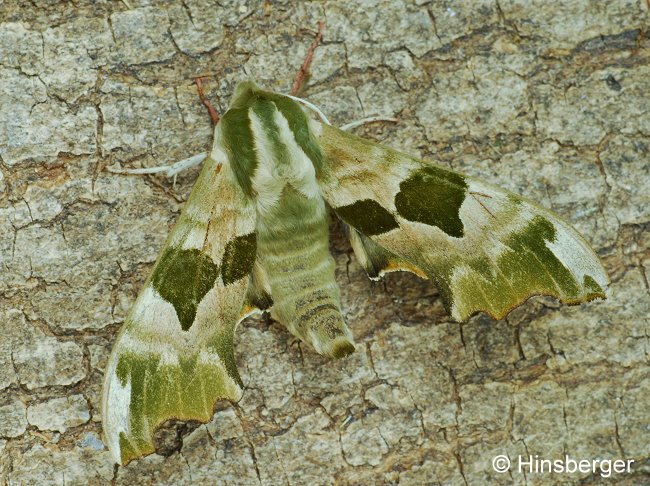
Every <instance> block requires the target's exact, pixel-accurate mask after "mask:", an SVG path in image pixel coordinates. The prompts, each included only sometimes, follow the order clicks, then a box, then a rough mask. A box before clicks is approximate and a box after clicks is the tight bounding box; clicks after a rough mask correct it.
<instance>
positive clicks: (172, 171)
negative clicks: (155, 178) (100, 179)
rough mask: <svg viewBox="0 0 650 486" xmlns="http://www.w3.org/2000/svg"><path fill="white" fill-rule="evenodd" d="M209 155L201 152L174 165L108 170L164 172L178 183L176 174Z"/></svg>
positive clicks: (113, 171) (136, 172) (117, 172)
mask: <svg viewBox="0 0 650 486" xmlns="http://www.w3.org/2000/svg"><path fill="white" fill-rule="evenodd" d="M207 157H208V153H207V152H201V153H200V154H196V155H192V156H191V157H188V158H187V159H183V160H179V161H178V162H176V163H174V164H172V165H160V166H157V167H143V168H141V169H111V168H110V167H107V168H106V170H107V171H108V172H112V173H113V174H161V173H164V174H165V175H166V176H167V177H173V178H174V185H176V176H177V175H178V174H179V173H180V172H182V171H184V170H185V169H189V168H190V167H194V166H195V165H199V164H200V163H201V162H203V161H204V160H205V159H206V158H207Z"/></svg>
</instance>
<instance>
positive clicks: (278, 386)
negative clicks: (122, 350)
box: [0, 0, 650, 485]
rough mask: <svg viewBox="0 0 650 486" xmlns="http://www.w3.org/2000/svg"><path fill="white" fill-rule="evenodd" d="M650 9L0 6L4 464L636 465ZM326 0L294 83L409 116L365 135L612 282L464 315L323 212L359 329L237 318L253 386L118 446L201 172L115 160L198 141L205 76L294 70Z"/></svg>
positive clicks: (648, 247) (94, 472)
mask: <svg viewBox="0 0 650 486" xmlns="http://www.w3.org/2000/svg"><path fill="white" fill-rule="evenodd" d="M648 18H649V15H648V5H647V3H646V1H645V0H636V1H634V0H613V1H609V2H596V1H593V2H586V1H585V2H575V1H572V0H565V1H561V2H542V1H539V2H521V1H515V0H498V1H495V0H482V1H480V2H452V1H445V0H440V1H438V0H435V1H429V2H427V1H416V2H410V1H406V0H404V1H393V0H368V1H365V2H352V1H351V2H334V1H328V2H321V1H318V2H316V1H313V2H290V1H278V2H276V1H273V2H262V1H261V0H260V1H257V0H225V1H222V2H219V4H217V3H216V2H208V1H205V2H202V1H199V0H185V1H178V2H162V1H156V0H152V1H145V0H143V1H139V0H130V1H129V2H126V1H124V2H119V1H110V2H109V1H105V2H91V1H88V0H79V1H77V2H74V4H73V2H69V3H67V2H66V3H64V2H56V1H45V0H43V1H35V2H26V1H25V2H4V3H0V263H1V265H0V267H1V270H0V272H1V274H0V313H1V316H0V329H1V333H0V483H8V484H63V483H64V482H65V484H109V483H111V482H113V483H115V484H170V485H181V484H214V483H220V484H221V483H234V484H256V483H258V482H261V483H263V484H283V483H290V484H330V483H338V484H349V483H356V484H373V483H374V484H378V483H379V484H381V483H390V484H396V483H399V484H425V483H442V484H459V485H463V484H472V485H473V484H485V483H486V482H492V483H496V484H513V483H514V484H524V483H530V484H556V483H558V482H566V483H579V482H581V481H582V482H585V483H589V484H593V483H600V482H601V481H604V479H602V477H601V474H600V473H599V472H598V471H596V472H588V473H575V474H555V475H549V474H534V473H533V474H531V473H530V472H528V473H525V474H524V473H522V472H518V471H516V470H514V471H512V472H511V473H510V474H507V473H506V474H497V473H495V472H494V471H493V470H492V466H491V460H492V457H493V456H495V455H498V454H506V455H508V456H509V457H510V458H511V459H512V460H513V461H515V460H516V457H517V456H518V455H529V454H531V455H538V456H539V457H540V458H547V459H559V458H563V457H564V454H569V455H570V456H571V457H573V458H576V459H594V458H600V459H633V460H634V461H635V463H634V465H633V467H632V471H631V473H629V474H617V475H615V476H616V480H617V481H619V482H620V483H623V484H630V485H631V484H640V483H644V482H649V481H650V467H649V463H648V461H649V459H650V430H649V429H648V423H650V406H649V404H650V373H649V372H650V367H649V366H648V364H649V353H650V346H649V335H650V331H649V325H648V315H650V298H649V294H648V278H647V273H646V272H647V270H646V269H647V268H648V265H649V264H650V233H649V229H650V198H649V196H648V194H649V192H650V156H649V155H648V154H649V152H650V100H649V95H648V94H649V93H650V62H649V60H650V38H649V37H648V34H647V30H646V29H647V26H648V24H649V22H648ZM320 19H323V20H325V21H326V24H327V27H326V32H325V37H324V45H323V46H321V47H320V48H319V49H318V50H317V52H316V56H315V60H314V66H313V76H312V78H311V81H310V83H309V84H308V86H307V88H306V91H305V93H304V96H305V97H307V98H309V99H310V100H311V101H313V102H315V103H316V104H318V105H320V107H321V108H322V109H323V110H324V111H325V112H326V113H327V114H328V115H330V117H331V119H332V120H333V121H334V122H335V123H344V122H347V121H350V120H353V119H357V118H360V117H362V116H364V115H371V114H382V115H391V116H392V115H398V116H399V118H400V120H399V122H398V123H396V124H375V125H372V126H367V127H365V128H362V129H359V131H360V133H362V134H363V135H365V136H367V137H370V138H373V139H376V140H378V141H381V142H382V143H385V144H388V145H391V146H394V147H397V148H401V149H403V150H406V151H408V152H411V153H413V154H420V155H422V156H424V157H427V158H430V159H432V160H438V161H440V162H441V163H442V164H445V165H448V166H449V167H452V168H454V169H457V170H461V171H464V172H466V173H469V174H472V175H477V176H481V177H484V178H487V179H489V180H490V181H493V182H495V183H497V184H500V185H502V186H504V187H507V188H509V189H511V190H513V191H515V192H518V193H521V194H525V195H526V196H529V197H530V198H532V199H535V200H537V201H539V202H541V203H542V204H543V205H545V206H547V207H551V208H553V209H554V210H555V211H557V212H558V213H560V214H561V215H563V216H564V217H565V218H566V219H567V220H569V221H571V222H572V223H573V224H575V226H576V228H577V229H578V230H580V231H581V232H582V233H583V234H584V235H585V236H586V238H587V239H588V240H590V241H591V242H592V243H593V245H594V247H595V248H596V250H597V251H598V253H599V254H600V255H601V256H602V258H603V261H604V264H605V266H606V267H607V269H608V271H609V273H610V275H611V277H612V282H613V283H612V286H611V289H610V291H609V298H608V299H607V300H606V301H598V302H592V303H590V304H587V305H582V306H578V307H568V306H563V305H558V303H557V302H555V301H554V300H552V299H546V298H533V299H531V300H530V301H528V302H527V303H526V304H525V305H523V306H522V307H520V308H518V309H517V310H515V311H514V312H512V313H511V314H510V315H509V316H508V318H507V319H505V320H503V321H500V322H496V321H493V320H491V319H489V318H487V317H485V316H477V317H475V318H473V319H472V320H471V321H470V322H468V323H466V324H464V325H462V326H459V325H458V324H454V323H450V322H449V321H448V318H447V316H446V315H445V313H444V310H443V309H442V305H441V302H440V299H439V296H438V295H437V293H436V290H435V288H434V287H433V285H431V284H429V283H427V282H423V281H421V280H419V279H418V278H417V277H415V276H413V275H406V274H403V275H396V274H392V275H390V276H389V277H388V278H387V279H386V282H385V284H383V283H379V284H373V283H371V282H369V281H368V279H367V278H366V277H365V275H364V274H363V272H362V270H361V269H360V268H359V266H358V265H357V263H356V260H355V258H354V256H351V255H350V250H349V247H348V245H347V243H346V242H345V240H344V238H343V236H342V235H341V234H340V231H339V229H338V228H337V227H336V226H334V227H333V232H334V233H333V234H334V237H333V243H332V244H333V252H334V254H335V256H336V258H337V260H338V263H339V277H340V283H341V285H342V288H343V295H344V308H345V312H346V313H347V316H348V319H349V322H350V325H351V327H352V329H353V331H354V333H355V336H356V339H357V341H358V343H359V346H358V350H357V352H356V353H355V354H354V355H353V356H351V357H350V358H348V359H345V360H342V361H337V362H332V361H329V360H327V359H324V358H321V357H320V356H318V355H316V354H315V353H314V352H312V351H311V350H309V349H307V348H305V347H304V346H302V345H300V344H299V343H298V342H297V341H296V340H295V339H294V338H292V337H291V336H290V335H289V333H288V332H287V331H286V330H285V329H283V328H282V327H281V326H279V325H277V324H275V323H273V324H270V325H269V324H268V323H266V322H265V321H264V320H248V321H246V322H244V323H243V325H242V326H241V327H240V330H239V335H238V340H239V343H238V348H237V349H238V359H239V362H240V369H241V371H242V374H243V375H244V381H245V382H246V383H248V389H247V391H246V394H245V396H244V398H243V400H242V401H241V403H239V404H238V405H237V406H232V405H228V404H224V407H223V410H221V411H220V412H218V413H217V414H216V415H215V418H214V420H213V421H212V422H211V423H210V424H208V425H207V426H200V427H198V428H195V429H193V430H192V428H191V427H185V428H183V427H177V428H172V429H170V431H168V432H167V433H166V434H162V443H163V445H164V450H165V451H166V452H167V453H168V454H169V455H168V457H164V456H161V455H153V456H150V457H148V458H146V459H144V460H141V461H137V462H134V463H132V464H131V465H129V466H128V467H125V468H114V467H113V465H112V464H111V462H110V459H109V454H108V452H107V451H106V449H104V447H103V445H102V443H101V440H100V430H101V417H100V407H99V401H100V392H101V379H102V370H103V368H104V365H105V363H106V358H107V353H108V351H109V349H110V346H111V343H112V341H113V339H114V337H115V333H116V331H117V330H118V329H119V326H120V324H121V323H122V321H123V319H124V317H125V313H126V312H127V311H128V308H129V305H130V304H131V302H132V301H133V299H134V298H135V296H136V293H137V291H138V289H139V287H140V286H141V284H142V282H143V281H144V279H145V277H146V275H147V273H148V272H149V271H150V269H151V266H152V264H153V262H154V260H155V258H156V254H157V252H158V250H159V248H160V247H161V245H162V242H163V241H164V238H165V237H166V235H167V232H168V231H169V229H170V227H171V225H172V224H173V223H174V220H175V219H176V217H177V216H178V213H179V211H180V209H181V207H182V201H183V198H184V197H186V196H187V195H188V193H189V191H190V188H191V186H192V183H193V181H194V180H195V178H196V175H197V173H198V169H194V170H190V171H187V172H186V173H184V174H182V175H181V176H180V178H179V180H178V183H177V185H176V186H174V185H173V184H172V181H170V180H166V179H165V178H163V177H125V176H115V175H112V174H109V173H107V172H103V171H102V169H103V168H104V167H105V166H107V165H113V164H122V165H124V166H128V167H139V166H152V165H156V164H157V165H163V164H168V163H171V162H174V161H176V160H179V159H182V158H185V157H187V156H189V155H192V154H194V153H198V152H201V151H204V150H206V149H208V147H209V146H210V143H211V126H210V120H209V118H208V116H207V113H206V111H205V109H204V107H203V106H202V105H201V104H200V102H199V101H198V98H197V94H196V89H195V86H194V85H193V82H192V80H193V78H194V77H195V76H197V75H198V74H202V75H206V76H208V78H207V79H206V84H207V88H208V93H209V95H210V96H211V98H212V100H214V101H215V103H216V100H220V102H221V105H222V106H224V107H225V105H226V104H227V102H228V100H229V97H230V95H231V93H232V90H233V87H234V84H235V83H236V82H237V81H238V80H241V79H243V78H246V77H250V78H253V79H255V80H257V81H258V82H259V83H260V84H261V85H263V86H266V87H267V88H271V89H276V90H279V91H284V92H286V91H288V89H289V87H290V85H291V82H292V78H293V73H294V72H295V70H296V69H297V68H298V66H299V65H300V63H301V61H302V58H303V56H304V54H305V52H306V50H307V47H308V46H309V44H310V42H311V40H312V36H313V29H314V28H315V26H316V24H317V21H318V20H320ZM176 432H178V435H175V434H176Z"/></svg>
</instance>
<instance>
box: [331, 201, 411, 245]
mask: <svg viewBox="0 0 650 486" xmlns="http://www.w3.org/2000/svg"><path fill="white" fill-rule="evenodd" d="M334 211H336V214H338V215H339V217H340V218H341V219H342V220H343V221H345V222H346V223H348V224H349V225H350V226H352V227H354V228H356V229H358V230H359V231H360V232H361V233H363V234H364V235H366V236H373V235H380V234H382V233H386V232H388V231H390V230H392V229H395V228H399V224H397V221H396V220H395V217H394V216H393V215H392V214H391V213H389V212H388V211H387V210H386V209H384V208H383V207H382V206H381V204H379V203H378V202H377V201H375V200H373V199H363V200H361V201H356V202H354V203H352V204H348V205H347V206H339V207H338V208H335V209H334Z"/></svg>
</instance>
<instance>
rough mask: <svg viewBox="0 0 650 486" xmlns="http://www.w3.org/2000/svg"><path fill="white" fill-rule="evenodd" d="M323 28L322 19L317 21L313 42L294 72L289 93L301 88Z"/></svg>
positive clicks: (298, 90)
mask: <svg viewBox="0 0 650 486" xmlns="http://www.w3.org/2000/svg"><path fill="white" fill-rule="evenodd" d="M324 28H325V23H324V22H323V21H322V20H319V21H318V32H316V37H314V40H313V42H312V43H311V46H309V49H308V50H307V55H306V56H305V60H304V61H302V65H301V66H300V69H299V70H298V73H297V74H296V78H295V79H294V81H293V85H292V86H291V93H290V94H291V95H292V96H295V95H297V94H298V93H299V92H300V89H301V88H302V85H303V84H304V83H305V79H306V77H307V74H308V73H309V66H311V61H312V60H313V58H314V51H315V50H316V48H317V47H318V44H320V41H321V39H322V38H323V29H324Z"/></svg>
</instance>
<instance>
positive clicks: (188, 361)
mask: <svg viewBox="0 0 650 486" xmlns="http://www.w3.org/2000/svg"><path fill="white" fill-rule="evenodd" d="M255 252H256V239H255V209H254V207H253V205H252V204H251V202H250V201H249V200H248V199H247V197H246V196H245V195H244V194H243V193H242V191H241V189H240V188H239V186H238V185H237V183H236V181H235V178H234V176H233V174H232V171H231V170H230V167H229V165H228V162H227V160H226V157H225V155H224V154H223V152H222V151H221V150H220V148H219V144H218V143H217V142H215V149H214V150H213V152H212V154H211V157H209V158H208V159H207V160H206V161H205V165H204V167H203V169H202V172H201V174H200V176H199V179H198V180H197V182H196V184H195V187H194V189H193V191H192V194H191V195H190V198H189V199H188V201H187V204H186V206H185V208H184V210H183V212H182V214H181V216H180V217H179V220H178V222H177V223H176V226H175V227H174V229H173V230H172V232H171V234H170V236H169V238H168V240H167V242H166V243H165V246H164V248H163V250H162V252H161V255H160V257H159V258H158V261H157V262H156V265H155V267H154V270H153V273H152V275H151V276H150V277H149V279H148V280H147V282H146V284H145V286H144V289H143V290H142V291H141V293H140V295H139V296H138V298H137V300H136V302H135V304H134V306H133V308H132V309H131V311H130V313H129V315H128V317H127V318H126V321H125V323H124V326H123V328H122V331H121V332H120V334H119V336H118V338H117V341H116V342H115V344H114V346H113V351H112V354H111V357H110V359H109V363H108V366H107V369H106V373H105V381H104V390H103V401H102V417H103V425H104V437H105V441H106V443H107V445H108V447H109V449H110V450H111V452H112V453H113V455H114V458H115V461H116V462H118V463H121V464H125V463H127V462H129V461H131V460H132V459H135V458H138V457H141V456H143V455H146V454H149V453H151V452H153V451H154V446H153V441H152V436H153V433H154V431H155V429H156V428H157V427H159V426H160V425H161V424H162V423H164V422H165V421H166V420H169V419H172V418H175V419H182V420H199V421H202V422H208V421H209V420H210V419H211V418H212V415H213V411H214V407H215V404H216V402H217V400H219V399H229V400H239V399H240V397H241V394H242V384H241V379H240V377H239V374H238V372H237V368H236V365H235V358H234V349H233V339H234V332H235V328H236V326H237V324H238V323H239V321H240V320H241V318H242V316H243V315H244V314H245V313H247V312H251V311H252V310H253V307H252V306H251V303H250V302H249V301H248V300H249V299H248V297H247V296H248V295H250V294H251V292H250V291H249V286H250V285H251V270H252V268H253V264H254V261H255Z"/></svg>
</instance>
